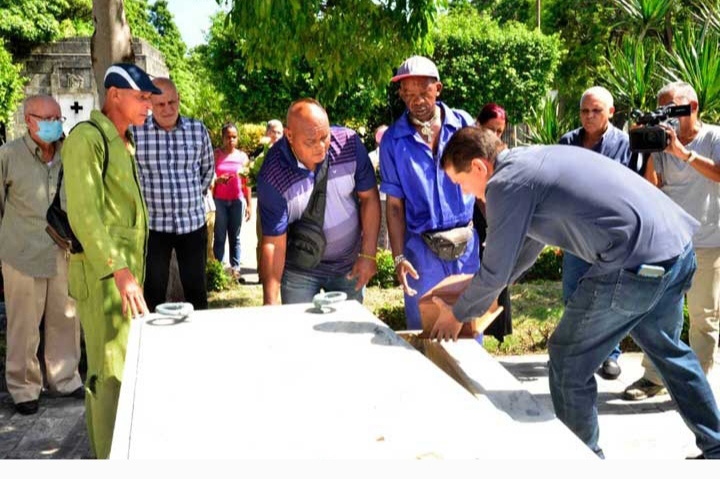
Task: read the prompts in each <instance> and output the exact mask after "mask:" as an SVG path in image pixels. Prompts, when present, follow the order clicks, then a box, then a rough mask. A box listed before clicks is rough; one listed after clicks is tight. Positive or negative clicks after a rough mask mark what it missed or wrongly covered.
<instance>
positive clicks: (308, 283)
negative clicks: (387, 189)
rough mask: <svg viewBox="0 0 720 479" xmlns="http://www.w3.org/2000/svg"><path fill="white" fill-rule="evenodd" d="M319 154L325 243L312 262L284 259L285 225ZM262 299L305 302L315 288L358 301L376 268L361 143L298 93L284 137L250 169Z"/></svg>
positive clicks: (297, 211)
mask: <svg viewBox="0 0 720 479" xmlns="http://www.w3.org/2000/svg"><path fill="white" fill-rule="evenodd" d="M325 161H327V162H328V165H327V192H326V205H325V212H324V222H323V229H322V231H323V234H324V237H325V241H326V244H327V246H326V247H325V250H324V252H323V253H322V257H321V260H320V262H319V264H318V265H317V266H315V267H313V268H308V267H303V266H299V265H298V264H294V263H293V261H291V260H286V252H287V251H288V249H287V247H288V244H289V242H290V240H292V238H290V234H289V230H290V225H292V224H293V223H295V222H297V221H298V220H300V218H301V217H302V216H303V212H304V211H305V209H306V207H307V205H308V202H309V200H310V197H311V195H312V192H313V188H314V187H315V178H316V175H317V174H318V173H319V172H320V171H321V170H322V166H323V164H324V162H325ZM257 192H258V205H259V206H260V213H259V214H260V221H261V224H262V233H263V238H262V260H261V262H260V264H261V268H262V271H261V277H262V278H263V302H264V304H278V303H279V301H280V299H279V298H278V293H280V294H281V297H282V303H283V304H291V303H307V302H311V301H312V298H313V296H314V295H315V294H317V293H319V292H320V290H324V291H343V292H345V293H347V295H348V299H357V300H358V301H360V302H362V300H363V293H364V287H365V285H366V284H367V282H368V281H369V280H370V278H372V277H373V275H374V274H375V272H376V271H377V265H376V263H375V254H376V249H377V237H378V231H379V229H380V198H379V195H378V191H377V184H376V180H375V173H374V171H373V168H372V164H371V163H370V158H369V157H368V153H367V150H366V149H365V146H363V144H362V142H361V141H360V138H359V137H358V135H357V133H355V132H354V131H353V130H350V129H348V128H342V127H330V123H329V121H328V116H327V113H326V112H325V109H324V108H323V107H322V106H321V105H320V104H319V103H318V102H317V101H315V100H313V99H309V98H305V99H301V100H297V101H295V102H293V103H292V105H290V108H289V110H288V114H287V126H286V129H285V136H284V137H283V138H282V139H280V140H279V141H278V142H277V143H276V144H275V145H274V146H273V147H272V148H271V149H270V150H269V151H268V154H267V159H266V160H265V162H264V163H263V166H262V168H261V169H260V173H259V176H258V185H257Z"/></svg>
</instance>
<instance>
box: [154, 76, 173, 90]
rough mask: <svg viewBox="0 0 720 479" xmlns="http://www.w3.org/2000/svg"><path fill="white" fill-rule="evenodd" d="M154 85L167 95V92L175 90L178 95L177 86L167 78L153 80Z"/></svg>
mask: <svg viewBox="0 0 720 479" xmlns="http://www.w3.org/2000/svg"><path fill="white" fill-rule="evenodd" d="M152 82H153V85H155V86H156V87H158V88H159V89H161V90H162V91H163V93H165V92H166V91H167V90H173V91H174V92H175V93H176V94H177V86H175V83H174V82H173V81H172V80H171V79H169V78H166V77H157V78H155V79H153V81H152Z"/></svg>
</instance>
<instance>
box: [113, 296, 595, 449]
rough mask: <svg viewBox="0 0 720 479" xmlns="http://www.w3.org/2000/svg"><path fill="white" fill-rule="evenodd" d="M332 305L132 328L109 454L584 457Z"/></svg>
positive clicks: (354, 307)
mask: <svg viewBox="0 0 720 479" xmlns="http://www.w3.org/2000/svg"><path fill="white" fill-rule="evenodd" d="M334 307H335V308H336V310H335V311H334V312H331V313H329V314H314V313H312V312H309V309H310V308H311V306H310V305H309V304H299V305H290V306H266V307H256V308H242V309H223V310H206V311H196V312H194V313H193V314H192V315H191V316H190V318H189V319H188V320H187V321H185V322H181V323H178V324H172V321H170V320H161V319H158V317H157V315H151V316H150V319H149V320H147V319H140V320H136V321H134V322H133V324H132V328H131V333H130V338H129V342H128V351H127V359H126V363H125V374H124V377H123V386H122V390H121V393H120V403H119V407H118V414H117V419H116V423H115V431H114V437H113V445H112V451H111V455H110V457H111V458H113V459H117V458H132V459H141V458H148V459H165V458H172V459H175V458H182V459H206V458H214V459H219V458H225V459H300V458H302V459H330V458H333V459H337V458H343V459H381V458H405V459H415V458H491V459H510V458H514V459H516V458H535V459H546V458H555V459H558V458H583V459H592V458H594V457H595V456H594V454H592V452H591V451H590V450H589V449H588V448H587V447H585V446H584V445H583V444H582V443H581V442H580V441H579V440H578V439H577V438H576V437H575V436H574V435H573V434H572V433H571V432H570V431H569V430H568V429H567V428H564V426H563V427H562V428H558V427H557V426H558V425H560V426H562V424H560V423H559V421H558V420H557V419H554V418H547V417H545V418H537V419H538V422H514V421H513V420H512V419H511V417H510V416H509V415H507V414H506V413H505V412H503V411H502V410H499V409H498V408H496V407H495V406H493V404H492V402H490V400H488V399H487V398H486V397H484V396H478V397H475V396H473V395H472V394H470V393H468V391H467V390H465V389H463V388H462V387H461V386H460V385H458V384H457V383H456V382H455V381H453V380H452V379H451V378H450V377H449V376H448V375H446V374H445V373H443V372H442V371H441V370H440V369H439V368H438V367H436V366H435V365H434V364H433V363H431V362H430V361H429V360H428V359H426V358H425V357H424V356H423V355H422V354H420V353H419V352H417V351H416V350H415V349H413V348H412V347H411V346H409V345H408V344H407V343H406V342H405V341H404V340H402V339H401V338H400V337H399V336H397V335H396V334H395V333H394V332H393V331H392V330H390V329H389V328H388V327H387V326H385V325H384V324H383V323H382V322H381V321H379V320H378V319H377V318H375V317H374V316H373V315H372V314H371V313H370V312H369V311H368V310H367V309H365V308H364V307H362V306H361V305H360V304H359V303H357V302H356V301H348V302H343V303H338V304H337V305H335V306H334ZM478 347H479V346H478ZM548 426H552V427H548ZM550 431H552V436H553V437H552V440H548V433H549V432H550Z"/></svg>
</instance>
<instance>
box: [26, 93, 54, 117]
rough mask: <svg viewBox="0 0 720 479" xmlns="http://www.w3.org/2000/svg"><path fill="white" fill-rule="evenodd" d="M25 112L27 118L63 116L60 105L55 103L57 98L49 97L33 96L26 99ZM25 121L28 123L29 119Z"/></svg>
mask: <svg viewBox="0 0 720 479" xmlns="http://www.w3.org/2000/svg"><path fill="white" fill-rule="evenodd" d="M23 112H24V113H25V116H27V115H35V116H41V117H43V118H46V117H55V118H59V117H60V115H61V113H60V104H58V102H57V101H55V98H53V97H51V96H49V95H33V96H31V97H28V98H26V99H25V102H24V103H23ZM25 121H26V122H27V118H26V120H25Z"/></svg>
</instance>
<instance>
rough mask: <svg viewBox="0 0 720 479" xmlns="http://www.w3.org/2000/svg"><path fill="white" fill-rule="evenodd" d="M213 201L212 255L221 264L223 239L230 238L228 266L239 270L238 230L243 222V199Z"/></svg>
mask: <svg viewBox="0 0 720 479" xmlns="http://www.w3.org/2000/svg"><path fill="white" fill-rule="evenodd" d="M214 199H215V238H214V240H213V255H215V259H217V260H218V261H220V262H221V263H222V261H223V259H224V258H223V256H224V255H225V238H226V237H228V238H230V245H229V246H230V266H231V267H232V268H240V228H241V227H242V224H243V221H245V198H241V199H239V200H232V201H228V200H219V199H217V198H214Z"/></svg>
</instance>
